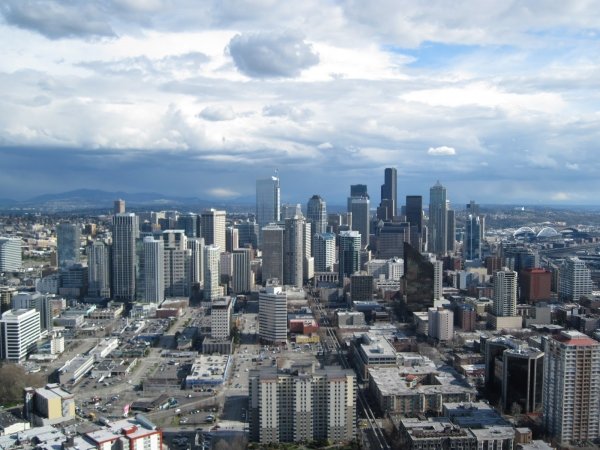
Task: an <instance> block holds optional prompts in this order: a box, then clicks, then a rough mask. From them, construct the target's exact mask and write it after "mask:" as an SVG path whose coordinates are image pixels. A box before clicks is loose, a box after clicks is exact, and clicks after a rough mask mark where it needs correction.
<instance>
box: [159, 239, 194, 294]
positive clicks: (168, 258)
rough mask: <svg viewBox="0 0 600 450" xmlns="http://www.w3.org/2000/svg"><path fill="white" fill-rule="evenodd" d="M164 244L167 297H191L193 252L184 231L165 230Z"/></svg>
mask: <svg viewBox="0 0 600 450" xmlns="http://www.w3.org/2000/svg"><path fill="white" fill-rule="evenodd" d="M162 240H163V242H164V278H165V281H164V288H165V295H166V296H167V297H189V295H190V287H191V282H190V276H191V269H190V264H191V258H192V250H190V249H189V248H188V243H187V241H188V239H187V237H186V235H185V232H184V231H183V230H165V231H163V233H162Z"/></svg>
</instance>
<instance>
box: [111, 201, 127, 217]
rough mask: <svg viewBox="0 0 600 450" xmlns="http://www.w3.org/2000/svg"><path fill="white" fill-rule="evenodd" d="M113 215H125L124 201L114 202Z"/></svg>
mask: <svg viewBox="0 0 600 450" xmlns="http://www.w3.org/2000/svg"><path fill="white" fill-rule="evenodd" d="M113 214H114V215H115V216H116V215H117V214H125V200H121V199H119V200H115V201H114V203H113Z"/></svg>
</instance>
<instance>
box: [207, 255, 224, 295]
mask: <svg viewBox="0 0 600 450" xmlns="http://www.w3.org/2000/svg"><path fill="white" fill-rule="evenodd" d="M220 254H221V249H220V248H219V246H218V245H206V246H205V247H204V300H206V301H209V302H210V301H213V300H216V299H217V298H219V296H220V295H221V287H220V285H219V282H220V280H221V273H220V267H219V265H220V262H221V259H220Z"/></svg>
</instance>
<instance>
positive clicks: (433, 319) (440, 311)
mask: <svg viewBox="0 0 600 450" xmlns="http://www.w3.org/2000/svg"><path fill="white" fill-rule="evenodd" d="M427 317H428V319H429V320H428V322H429V328H428V335H429V337H432V338H434V339H437V340H438V341H451V340H452V338H453V337H454V313H453V312H452V311H451V310H449V309H445V308H442V307H441V306H439V307H437V308H429V309H428V310H427Z"/></svg>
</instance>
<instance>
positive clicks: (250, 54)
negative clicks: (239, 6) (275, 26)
mask: <svg viewBox="0 0 600 450" xmlns="http://www.w3.org/2000/svg"><path fill="white" fill-rule="evenodd" d="M228 50H229V54H230V55H231V57H232V58H233V61H234V62H235V65H236V66H237V68H238V69H239V70H240V71H241V72H243V73H244V74H246V75H248V76H251V77H256V78H278V77H283V78H291V77H295V76H298V75H300V72H302V70H304V69H307V68H309V67H311V66H314V65H315V64H318V63H319V55H318V54H317V53H316V52H315V51H314V50H313V48H312V46H311V45H310V44H307V43H306V42H305V41H304V39H303V37H302V36H301V35H300V34H299V33H295V32H291V31H283V32H260V33H247V34H237V35H235V36H234V37H233V38H232V39H231V41H230V42H229V46H228Z"/></svg>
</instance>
